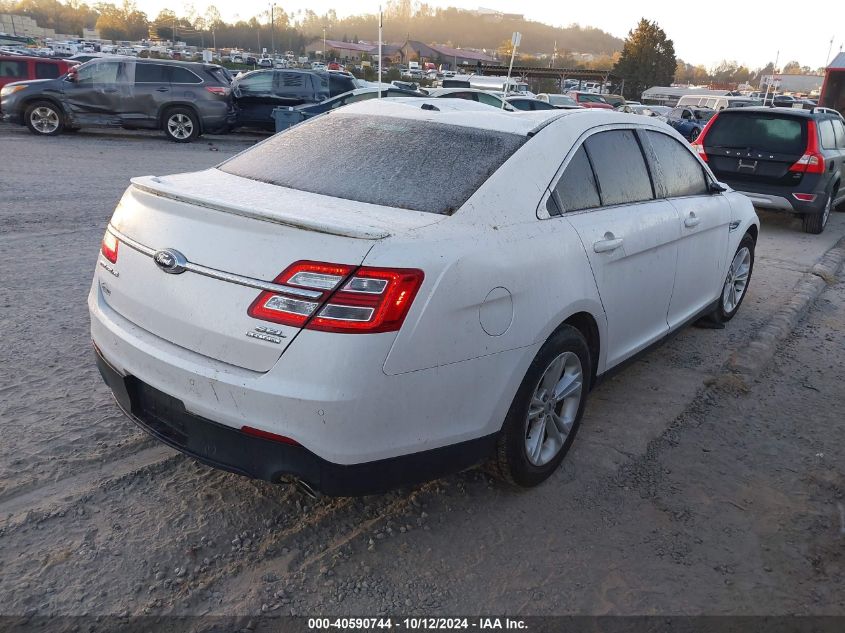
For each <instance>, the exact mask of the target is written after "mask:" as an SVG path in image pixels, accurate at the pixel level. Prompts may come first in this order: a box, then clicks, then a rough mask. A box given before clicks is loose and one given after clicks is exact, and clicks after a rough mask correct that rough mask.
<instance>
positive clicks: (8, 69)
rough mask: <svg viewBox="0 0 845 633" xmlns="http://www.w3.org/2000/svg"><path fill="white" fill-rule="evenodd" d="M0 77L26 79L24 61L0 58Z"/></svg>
mask: <svg viewBox="0 0 845 633" xmlns="http://www.w3.org/2000/svg"><path fill="white" fill-rule="evenodd" d="M0 77H12V78H14V79H26V78H27V77H26V62H18V61H11V60H9V59H0Z"/></svg>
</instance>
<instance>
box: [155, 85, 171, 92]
mask: <svg viewBox="0 0 845 633" xmlns="http://www.w3.org/2000/svg"><path fill="white" fill-rule="evenodd" d="M168 90H170V88H165V87H164V86H162V87H161V88H156V92H167V91H168Z"/></svg>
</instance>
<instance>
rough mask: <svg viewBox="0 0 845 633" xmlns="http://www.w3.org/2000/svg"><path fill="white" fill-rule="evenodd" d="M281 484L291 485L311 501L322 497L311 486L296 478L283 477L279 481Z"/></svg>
mask: <svg viewBox="0 0 845 633" xmlns="http://www.w3.org/2000/svg"><path fill="white" fill-rule="evenodd" d="M281 482H282V483H286V484H291V485H292V486H293V487H294V488H296V489H297V490H298V491H299V492H301V493H302V494H304V495H305V496H306V497H310V498H311V499H319V498H320V497H321V496H322V495H321V494H320V493H319V492H317V491H316V490H314V489H313V488H312V487H311V484H309V483H307V482H305V481H303V480H302V479H299V478H298V477H285V478H284V479H282V480H281Z"/></svg>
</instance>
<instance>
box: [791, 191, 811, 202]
mask: <svg viewBox="0 0 845 633" xmlns="http://www.w3.org/2000/svg"><path fill="white" fill-rule="evenodd" d="M792 197H793V198H795V199H796V200H800V201H801V202H815V200H816V194H814V193H793V194H792Z"/></svg>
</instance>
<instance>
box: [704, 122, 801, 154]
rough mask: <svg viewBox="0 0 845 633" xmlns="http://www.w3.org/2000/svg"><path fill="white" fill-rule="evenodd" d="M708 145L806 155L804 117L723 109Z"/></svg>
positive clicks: (708, 137) (713, 125) (710, 131)
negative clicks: (734, 111) (733, 111)
mask: <svg viewBox="0 0 845 633" xmlns="http://www.w3.org/2000/svg"><path fill="white" fill-rule="evenodd" d="M704 144H705V146H710V147H732V148H736V149H758V150H763V151H767V152H772V153H774V154H799V155H800V154H803V153H804V148H805V147H806V146H807V137H806V125H805V124H804V121H803V120H802V119H799V118H798V117H791V116H783V115H781V116H778V115H776V114H768V113H765V112H754V113H751V112H736V113H731V112H727V111H724V112H722V113H721V114H720V115H719V116H718V117H717V118H716V120H715V121H714V122H713V124H712V125H711V126H710V130H709V132H708V133H707V136H706V137H705V141H704Z"/></svg>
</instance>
